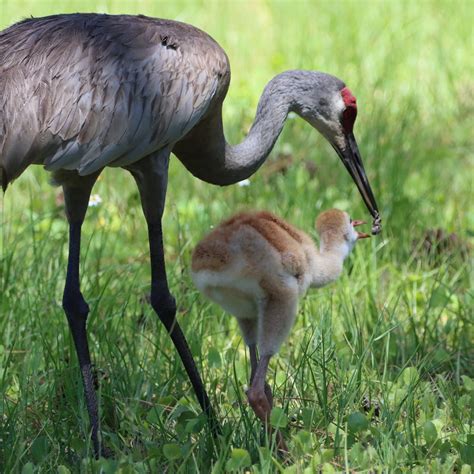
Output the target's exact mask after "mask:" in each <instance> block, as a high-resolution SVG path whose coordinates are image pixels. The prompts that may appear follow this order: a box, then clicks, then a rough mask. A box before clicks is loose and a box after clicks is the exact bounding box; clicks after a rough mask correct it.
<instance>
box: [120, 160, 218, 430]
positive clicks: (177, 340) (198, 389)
mask: <svg viewBox="0 0 474 474" xmlns="http://www.w3.org/2000/svg"><path fill="white" fill-rule="evenodd" d="M168 163H169V151H168V152H165V151H163V152H161V153H159V154H157V155H154V156H150V157H147V158H145V159H144V160H141V161H140V162H138V163H134V164H133V165H132V166H130V167H129V168H128V169H129V170H130V171H131V173H132V175H133V177H134V178H135V180H136V182H137V185H138V189H139V191H140V197H141V200H142V206H143V212H144V214H145V219H146V221H147V225H148V239H149V243H150V261H151V262H150V263H151V298H150V300H151V305H152V307H153V309H154V310H155V312H156V314H157V315H158V317H159V318H160V320H161V322H162V323H163V325H164V326H165V327H166V330H167V331H168V333H169V335H170V337H171V339H172V341H173V343H174V345H175V347H176V350H177V351H178V354H179V356H180V357H181V360H182V362H183V365H184V368H185V370H186V372H187V374H188V377H189V380H190V381H191V384H192V386H193V388H194V391H195V393H196V396H197V399H198V401H199V404H200V405H201V408H202V409H203V411H204V412H205V413H206V415H207V416H208V419H209V422H210V425H211V429H212V432H213V434H217V433H219V425H218V423H217V419H216V417H215V414H214V411H213V410H212V407H211V404H210V401H209V397H208V395H207V393H206V389H205V388H204V385H203V383H202V380H201V376H200V375H199V371H198V369H197V367H196V364H195V362H194V359H193V356H192V354H191V350H190V349H189V346H188V343H187V341H186V338H185V337H184V334H183V332H182V331H181V328H180V326H179V324H178V321H177V320H176V302H175V299H174V298H173V296H172V295H171V293H170V291H169V288H168V280H167V277H166V267H165V259H164V251H163V232H162V226H161V217H162V214H163V209H164V204H165V195H166V187H167V180H168Z"/></svg>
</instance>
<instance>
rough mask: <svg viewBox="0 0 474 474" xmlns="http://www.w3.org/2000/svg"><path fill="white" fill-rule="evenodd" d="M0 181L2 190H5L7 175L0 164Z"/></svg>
mask: <svg viewBox="0 0 474 474" xmlns="http://www.w3.org/2000/svg"><path fill="white" fill-rule="evenodd" d="M0 182H1V183H2V189H3V192H5V191H6V190H7V186H8V176H7V172H6V171H5V168H3V166H0Z"/></svg>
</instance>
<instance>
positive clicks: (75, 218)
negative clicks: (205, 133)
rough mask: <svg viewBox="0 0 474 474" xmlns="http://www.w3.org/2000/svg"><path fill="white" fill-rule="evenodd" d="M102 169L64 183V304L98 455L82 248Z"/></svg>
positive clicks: (99, 453)
mask: <svg viewBox="0 0 474 474" xmlns="http://www.w3.org/2000/svg"><path fill="white" fill-rule="evenodd" d="M97 176H98V173H97V174H96V175H94V176H87V177H84V178H80V177H79V176H77V175H74V174H71V175H69V176H67V178H65V181H64V182H63V183H62V185H63V190H64V198H65V203H66V214H67V218H68V221H69V256H68V265H67V275H66V285H65V287H64V294H63V308H64V311H65V313H66V316H67V320H68V323H69V327H70V329H71V333H72V337H73V340H74V345H75V347H76V352H77V357H78V359H79V367H80V369H81V374H82V381H83V385H84V394H85V399H86V405H87V411H88V413H89V418H90V423H91V438H92V443H93V446H94V453H95V456H96V457H99V456H100V455H101V454H104V452H103V450H102V451H101V441H100V426H99V410H98V404H97V397H96V394H95V390H94V381H93V376H92V370H91V358H90V353H89V344H88V342H87V333H86V321H87V316H88V314H89V305H88V304H87V303H86V301H85V299H84V297H83V296H82V293H81V291H80V283H79V260H80V249H81V227H82V223H83V221H84V217H85V214H86V211H87V205H88V202H89V197H90V192H91V190H92V186H93V185H94V182H95V180H96V179H97Z"/></svg>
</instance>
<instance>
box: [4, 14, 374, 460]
mask: <svg viewBox="0 0 474 474" xmlns="http://www.w3.org/2000/svg"><path fill="white" fill-rule="evenodd" d="M229 82H230V67H229V62H228V59H227V56H226V54H225V52H224V51H223V49H222V48H221V47H220V46H219V45H218V44H217V43H216V42H215V41H214V40H213V39H212V38H211V37H210V36H209V35H207V34H206V33H204V32H202V31H201V30H199V29H197V28H195V27H193V26H191V25H187V24H184V23H180V22H175V21H171V20H161V19H154V18H148V17H144V16H130V15H116V16H114V15H103V14H83V13H77V14H72V15H54V16H50V17H45V18H36V19H35V18H32V19H27V20H24V21H22V22H19V23H17V24H15V25H12V26H11V27H9V28H7V29H5V30H4V31H2V32H0V183H1V184H2V187H3V190H6V189H7V187H8V185H9V184H10V183H11V182H12V181H13V180H14V179H16V178H18V177H19V176H20V175H21V173H22V172H23V171H24V170H25V169H26V168H27V167H28V166H30V165H32V164H41V165H43V166H44V167H45V168H46V170H48V171H51V172H52V174H53V176H52V177H53V181H54V182H56V184H58V185H61V186H62V188H63V191H64V197H65V207H66V216H67V219H68V222H69V257H68V267H67V275H66V284H65V288H64V294H63V308H64V311H65V313H66V316H67V319H68V323H69V326H70V329H71V332H72V336H73V339H74V343H75V346H76V352H77V355H78V359H79V365H80V368H81V373H82V377H83V384H84V390H85V398H86V403H87V408H88V412H89V415H90V420H91V425H92V441H93V445H94V451H95V454H96V455H99V454H100V453H101V452H103V451H102V449H101V442H100V429H99V419H98V407H97V400H96V395H95V391H94V387H93V377H92V373H91V359H90V354H89V348H88V343H87V333H86V321H87V316H88V313H89V307H88V305H87V303H86V301H85V299H84V297H83V295H82V293H81V291H80V278H79V261H80V242H81V228H82V223H83V221H84V218H85V215H86V211H87V204H88V201H89V197H90V193H91V190H92V187H93V186H94V183H95V181H96V180H97V177H98V176H99V174H100V173H101V172H102V170H103V169H104V168H105V167H107V166H120V167H123V168H125V169H127V170H128V171H130V172H131V173H132V175H133V177H134V178H135V181H136V183H137V186H138V189H139V192H140V197H141V202H142V208H143V211H144V214H145V219H146V222H147V226H148V238H149V246H150V261H151V297H150V302H151V305H152V307H153V309H154V310H155V312H156V313H157V315H158V316H159V318H160V320H161V321H162V323H163V324H164V325H165V327H166V329H167V330H168V331H169V333H170V337H171V338H172V340H173V343H174V344H175V347H176V349H177V351H178V353H179V355H180V357H181V359H182V361H183V364H184V367H185V369H186V371H187V373H188V376H189V378H190V381H191V383H192V385H193V387H194V390H195V392H196V395H197V397H198V400H199V403H200V405H201V407H202V408H203V410H204V411H205V412H206V413H207V414H208V415H209V417H210V420H211V421H212V420H213V419H214V417H213V415H212V410H211V407H210V403H209V398H208V396H207V393H206V390H205V388H204V386H203V383H202V381H201V378H200V375H199V373H198V371H197V369H196V366H195V363H194V360H193V357H192V355H191V352H190V350H189V348H188V345H187V343H186V339H185V338H184V335H183V334H182V332H181V329H180V327H179V324H178V323H177V322H176V303H175V300H174V298H173V296H172V295H171V293H170V291H169V288H168V283H167V277H166V269H165V261H164V254H163V231H162V225H161V218H162V214H163V210H164V205H165V196H166V189H167V184H168V163H169V158H170V154H171V152H173V153H174V154H175V155H176V156H177V157H178V158H179V159H180V160H181V162H182V163H183V164H184V165H185V166H186V168H187V169H188V170H189V171H190V172H191V173H192V174H193V175H194V176H196V177H197V178H200V179H202V180H204V181H207V182H209V183H213V184H219V185H227V184H232V183H235V182H237V181H240V180H242V179H244V178H247V177H248V176H250V175H252V174H253V173H254V172H255V171H256V170H257V169H258V168H259V167H260V166H261V165H262V163H263V162H264V161H265V159H266V158H267V157H268V155H269V153H270V151H271V150H272V148H273V146H274V144H275V142H276V140H277V138H278V136H279V134H280V132H281V130H282V128H283V125H284V122H285V120H286V117H287V115H288V112H290V111H295V112H296V113H297V114H299V115H300V116H301V117H302V118H303V119H305V120H306V121H307V122H309V123H310V124H311V125H312V126H313V127H314V128H316V129H317V130H318V131H319V132H320V133H321V134H322V135H323V136H324V137H325V138H326V139H327V140H328V141H329V142H330V143H331V144H332V146H333V147H334V149H335V150H336V152H337V153H338V155H339V156H340V158H341V159H342V161H343V163H344V165H345V167H346V168H347V169H348V171H349V173H350V174H351V176H352V178H353V179H354V182H355V183H356V185H357V187H358V189H359V191H360V193H361V195H362V197H363V199H364V201H365V203H366V205H367V207H368V209H369V211H370V213H371V214H372V216H373V217H374V228H373V232H374V233H377V232H379V231H380V218H379V214H378V208H377V204H376V202H375V198H374V196H373V193H372V190H371V188H370V185H369V182H368V179H367V177H366V174H365V170H364V167H363V164H362V160H361V157H360V153H359V150H358V147H357V143H356V140H355V137H354V135H353V132H352V128H353V125H354V121H355V118H356V113H357V105H356V101H355V98H354V96H353V95H352V93H351V92H350V90H349V89H348V88H347V87H346V86H345V84H344V83H343V82H342V81H341V80H340V79H338V78H336V77H334V76H331V75H329V74H325V73H322V72H315V71H299V70H294V71H286V72H283V73H281V74H279V75H277V76H275V77H274V78H273V79H272V80H271V81H270V82H269V83H268V84H267V86H266V87H265V90H264V91H263V94H262V96H261V98H260V101H259V104H258V107H257V112H256V117H255V121H254V124H253V125H252V127H251V129H250V131H249V133H248V135H247V137H246V138H245V139H244V140H243V141H242V142H241V143H240V144H238V145H230V144H228V143H227V142H226V140H225V136H224V129H223V124H222V102H223V100H224V98H225V95H226V93H227V89H228V87H229ZM211 425H212V426H213V427H214V432H216V424H215V423H214V422H212V423H211Z"/></svg>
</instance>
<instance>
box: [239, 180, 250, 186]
mask: <svg viewBox="0 0 474 474" xmlns="http://www.w3.org/2000/svg"><path fill="white" fill-rule="evenodd" d="M237 184H238V185H239V186H240V187H241V188H242V187H244V186H250V179H243V180H242V181H239V182H238V183H237Z"/></svg>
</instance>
